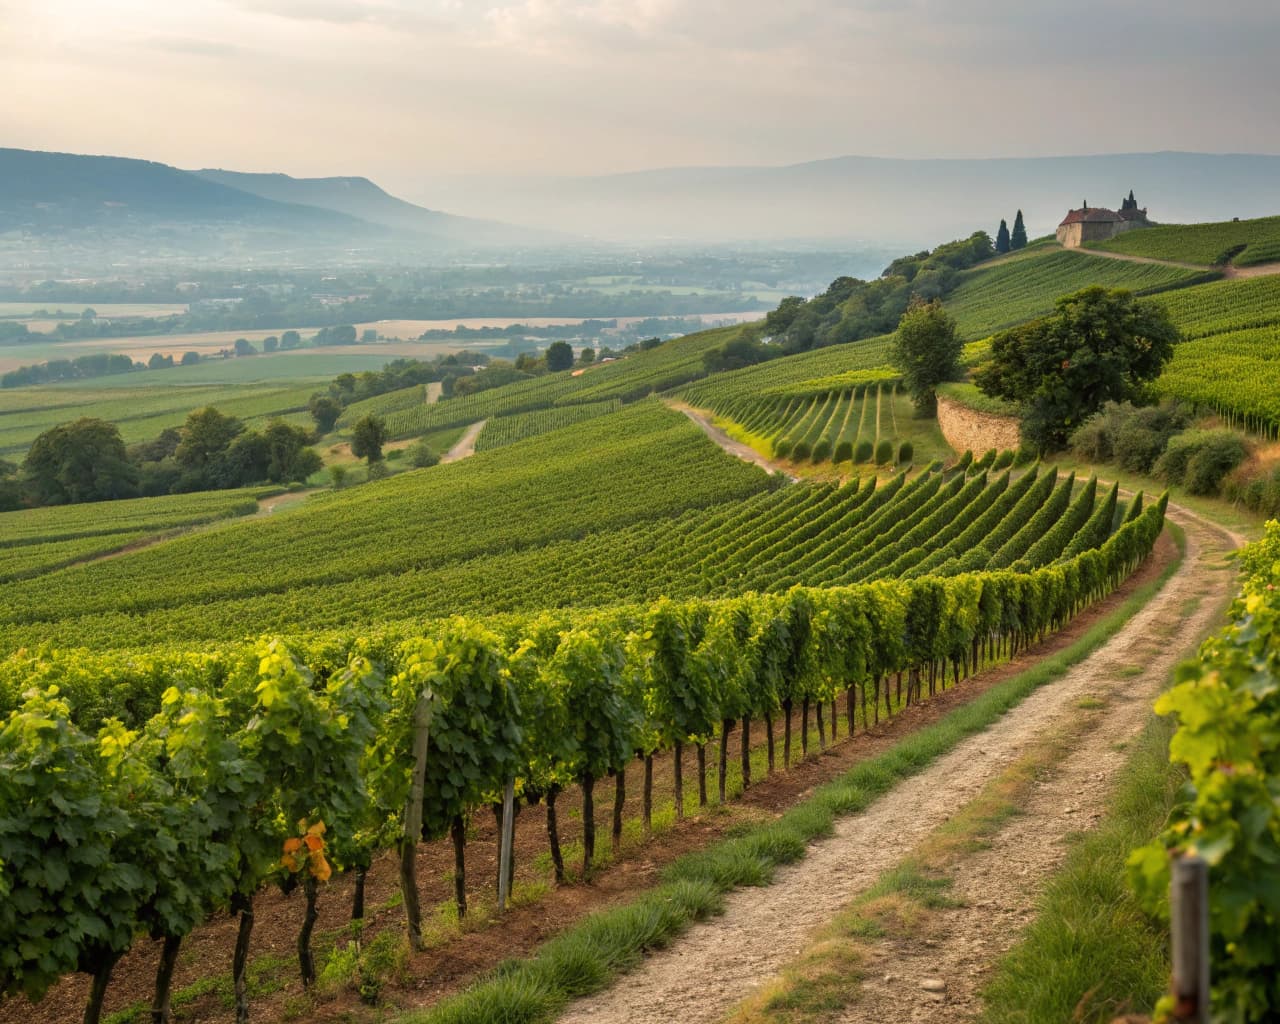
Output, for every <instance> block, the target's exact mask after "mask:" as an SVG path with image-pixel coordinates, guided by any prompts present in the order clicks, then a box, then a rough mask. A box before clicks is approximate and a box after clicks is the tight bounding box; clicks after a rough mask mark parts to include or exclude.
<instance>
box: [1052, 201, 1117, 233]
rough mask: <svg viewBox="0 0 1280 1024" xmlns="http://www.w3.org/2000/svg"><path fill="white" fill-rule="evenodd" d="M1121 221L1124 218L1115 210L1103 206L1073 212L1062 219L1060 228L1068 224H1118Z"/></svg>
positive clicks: (1083, 208)
mask: <svg viewBox="0 0 1280 1024" xmlns="http://www.w3.org/2000/svg"><path fill="white" fill-rule="evenodd" d="M1121 220H1123V218H1122V217H1121V216H1120V215H1119V214H1118V213H1116V212H1115V211H1114V210H1107V209H1104V208H1103V207H1101V206H1088V207H1082V208H1080V209H1079V210H1071V211H1070V212H1069V213H1068V214H1067V215H1066V216H1065V217H1063V218H1062V223H1061V224H1059V225H1058V227H1060V228H1061V227H1066V226H1067V225H1068V224H1116V223H1118V222H1119V221H1121Z"/></svg>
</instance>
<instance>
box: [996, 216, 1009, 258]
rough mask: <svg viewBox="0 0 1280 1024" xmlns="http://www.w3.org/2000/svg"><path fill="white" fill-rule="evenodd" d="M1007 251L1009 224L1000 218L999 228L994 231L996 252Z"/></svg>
mask: <svg viewBox="0 0 1280 1024" xmlns="http://www.w3.org/2000/svg"><path fill="white" fill-rule="evenodd" d="M1008 251H1009V225H1008V224H1006V223H1005V222H1004V219H1003V218H1001V220H1000V230H999V231H997V232H996V252H1008Z"/></svg>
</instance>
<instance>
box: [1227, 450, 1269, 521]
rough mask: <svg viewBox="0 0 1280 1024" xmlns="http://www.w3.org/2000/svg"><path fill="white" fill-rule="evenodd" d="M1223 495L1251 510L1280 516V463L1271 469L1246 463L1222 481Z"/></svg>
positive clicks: (1266, 514)
mask: <svg viewBox="0 0 1280 1024" xmlns="http://www.w3.org/2000/svg"><path fill="white" fill-rule="evenodd" d="M1222 496H1223V497H1224V498H1226V499H1227V500H1228V501H1232V502H1236V503H1237V504H1240V505H1243V506H1244V507H1245V508H1247V509H1249V511H1251V512H1256V513H1258V514H1259V515H1262V516H1266V517H1268V518H1273V517H1275V516H1280V465H1276V466H1272V467H1271V469H1270V470H1267V469H1264V468H1261V467H1259V466H1256V465H1249V464H1247V463H1246V464H1245V465H1243V466H1240V467H1239V468H1238V469H1236V471H1235V472H1234V473H1229V474H1228V475H1227V477H1226V479H1225V480H1223V481H1222Z"/></svg>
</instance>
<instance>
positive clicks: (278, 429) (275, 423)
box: [262, 420, 323, 483]
mask: <svg viewBox="0 0 1280 1024" xmlns="http://www.w3.org/2000/svg"><path fill="white" fill-rule="evenodd" d="M262 437H263V440H264V441H265V442H266V449H267V479H268V480H270V481H272V482H273V483H285V482H287V481H289V480H305V479H306V478H307V477H309V476H310V475H311V474H312V473H315V472H317V471H318V470H319V469H320V468H321V466H322V465H323V463H322V462H321V459H320V456H319V454H317V452H316V450H315V449H314V448H310V447H308V443H309V442H310V440H311V437H310V434H309V433H308V432H307V431H306V430H305V429H304V428H302V427H295V426H293V424H291V423H286V422H285V421H284V420H272V421H271V423H269V424H268V425H267V429H266V430H264V431H263V432H262Z"/></svg>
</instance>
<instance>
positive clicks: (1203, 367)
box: [1156, 325, 1280, 440]
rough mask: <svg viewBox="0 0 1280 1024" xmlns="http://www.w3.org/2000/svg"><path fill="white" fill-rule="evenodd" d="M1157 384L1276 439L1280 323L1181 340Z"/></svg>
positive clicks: (1233, 423) (1279, 416) (1165, 391)
mask: <svg viewBox="0 0 1280 1024" xmlns="http://www.w3.org/2000/svg"><path fill="white" fill-rule="evenodd" d="M1156 390H1157V392H1158V393H1159V394H1160V395H1162V396H1165V397H1168V398H1180V399H1182V400H1184V401H1187V402H1190V403H1192V404H1193V405H1195V406H1198V407H1200V408H1203V409H1209V410H1212V411H1213V412H1215V413H1217V414H1218V415H1219V416H1221V417H1222V419H1223V420H1224V421H1225V422H1226V423H1227V425H1228V426H1231V427H1237V428H1239V429H1241V430H1248V431H1251V432H1253V433H1255V434H1261V435H1262V436H1264V437H1267V438H1270V439H1272V440H1275V439H1276V438H1278V437H1280V325H1276V326H1272V327H1264V328H1258V329H1255V330H1245V331H1231V332H1228V333H1225V334H1212V335H1209V336H1207V337H1203V338H1200V339H1198V340H1196V341H1188V342H1184V343H1183V344H1181V345H1179V346H1178V347H1177V350H1176V351H1175V352H1174V356H1173V361H1172V362H1171V363H1169V365H1168V366H1167V367H1165V371H1164V373H1162V374H1161V375H1160V378H1159V380H1157V381H1156Z"/></svg>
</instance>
